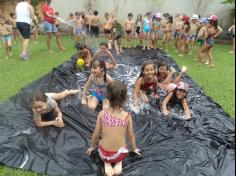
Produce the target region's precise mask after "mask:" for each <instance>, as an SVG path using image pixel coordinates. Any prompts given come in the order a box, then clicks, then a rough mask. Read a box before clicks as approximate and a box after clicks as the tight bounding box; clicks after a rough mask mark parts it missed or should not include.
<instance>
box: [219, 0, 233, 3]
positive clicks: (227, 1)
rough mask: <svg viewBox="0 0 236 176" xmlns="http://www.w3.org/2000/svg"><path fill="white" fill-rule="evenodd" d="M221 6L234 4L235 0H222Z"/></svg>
mask: <svg viewBox="0 0 236 176" xmlns="http://www.w3.org/2000/svg"><path fill="white" fill-rule="evenodd" d="M221 3H222V4H233V3H234V4H235V0H224V1H222V2H221Z"/></svg>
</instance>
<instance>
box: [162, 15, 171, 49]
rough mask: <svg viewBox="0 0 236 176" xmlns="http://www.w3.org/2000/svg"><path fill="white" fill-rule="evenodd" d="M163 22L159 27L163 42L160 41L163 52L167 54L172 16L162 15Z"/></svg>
mask: <svg viewBox="0 0 236 176" xmlns="http://www.w3.org/2000/svg"><path fill="white" fill-rule="evenodd" d="M164 17H165V22H164V23H162V25H161V30H162V32H163V41H162V48H163V51H165V52H167V51H168V47H169V41H170V37H171V33H172V31H173V16H172V15H169V14H168V13H167V14H164Z"/></svg>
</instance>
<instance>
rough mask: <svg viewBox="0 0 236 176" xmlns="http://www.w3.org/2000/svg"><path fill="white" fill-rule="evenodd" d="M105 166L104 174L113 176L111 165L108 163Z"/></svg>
mask: <svg viewBox="0 0 236 176" xmlns="http://www.w3.org/2000/svg"><path fill="white" fill-rule="evenodd" d="M104 165H105V174H106V175H107V176H113V175H114V174H115V173H114V169H113V168H112V165H111V164H110V163H104Z"/></svg>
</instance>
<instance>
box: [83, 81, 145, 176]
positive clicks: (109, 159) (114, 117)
mask: <svg viewBox="0 0 236 176" xmlns="http://www.w3.org/2000/svg"><path fill="white" fill-rule="evenodd" d="M107 99H108V101H109V103H110V108H108V109H107V110H103V111H101V112H100V113H99V115H98V117H97V122H96V127H95V130H94V132H93V136H92V147H90V148H89V149H88V151H87V154H88V155H90V154H91V152H92V151H93V150H95V148H96V146H97V145H98V152H99V155H100V157H101V159H102V160H103V161H104V165H105V174H106V175H107V176H113V175H117V174H121V172H122V161H123V160H124V159H125V157H126V155H127V154H128V152H129V151H128V147H127V145H126V132H127V133H128V139H129V141H130V143H131V148H132V151H133V152H134V153H136V154H137V155H139V156H140V155H141V154H140V152H139V149H138V148H137V147H136V142H135V135H134V132H133V125H132V117H131V115H130V113H128V112H125V111H124V110H123V109H122V108H123V105H124V104H125V102H126V99H127V87H126V86H125V85H124V84H123V83H122V82H120V81H113V82H111V83H110V84H108V86H107ZM100 132H101V133H102V135H100ZM100 136H102V139H101V140H100V142H99V137H100ZM114 139H115V140H114ZM111 164H115V165H114V167H112V165H111Z"/></svg>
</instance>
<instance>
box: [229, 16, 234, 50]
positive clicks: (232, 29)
mask: <svg viewBox="0 0 236 176" xmlns="http://www.w3.org/2000/svg"><path fill="white" fill-rule="evenodd" d="M234 23H235V19H234ZM228 32H229V33H230V34H231V35H232V38H233V47H232V50H231V51H230V52H229V53H231V54H233V53H235V24H233V25H232V26H231V27H230V28H229V30H228Z"/></svg>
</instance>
